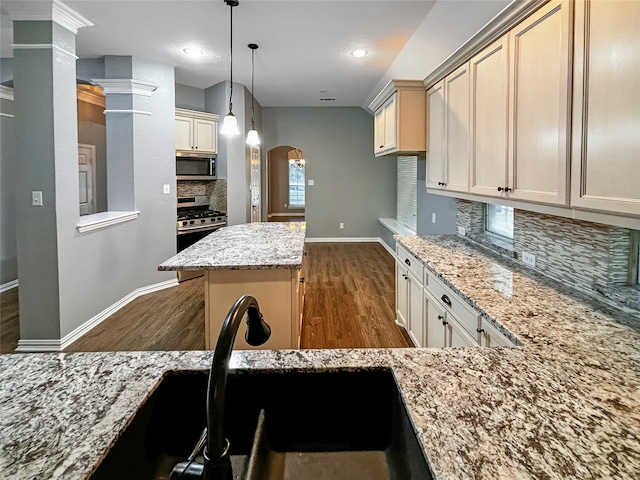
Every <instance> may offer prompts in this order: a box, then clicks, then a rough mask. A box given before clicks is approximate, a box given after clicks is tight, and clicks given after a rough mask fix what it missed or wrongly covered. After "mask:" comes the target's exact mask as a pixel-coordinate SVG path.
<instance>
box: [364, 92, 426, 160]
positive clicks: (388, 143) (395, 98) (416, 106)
mask: <svg viewBox="0 0 640 480" xmlns="http://www.w3.org/2000/svg"><path fill="white" fill-rule="evenodd" d="M369 108H370V109H371V110H372V111H373V112H374V145H373V152H374V153H375V155H376V156H382V155H398V154H411V153H413V154H415V153H420V152H424V151H425V133H426V132H425V120H426V119H425V91H424V85H423V83H422V81H420V80H391V81H390V82H389V83H388V84H387V85H386V86H385V87H384V89H383V90H382V91H381V92H380V93H379V94H378V96H377V97H376V98H375V99H374V100H373V102H371V104H370V105H369Z"/></svg>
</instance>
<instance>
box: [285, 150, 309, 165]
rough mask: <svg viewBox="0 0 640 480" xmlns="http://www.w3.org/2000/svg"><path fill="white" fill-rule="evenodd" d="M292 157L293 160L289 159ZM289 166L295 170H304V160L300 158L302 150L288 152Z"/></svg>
mask: <svg viewBox="0 0 640 480" xmlns="http://www.w3.org/2000/svg"><path fill="white" fill-rule="evenodd" d="M292 155H293V156H294V158H291V157H292ZM288 156H289V165H291V166H292V167H297V168H304V164H305V163H306V162H305V160H304V158H302V150H300V149H299V148H296V149H293V150H290V151H289V154H288Z"/></svg>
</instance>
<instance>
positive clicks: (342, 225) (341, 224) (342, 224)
mask: <svg viewBox="0 0 640 480" xmlns="http://www.w3.org/2000/svg"><path fill="white" fill-rule="evenodd" d="M343 228H344V223H342V222H340V230H342V229H343Z"/></svg>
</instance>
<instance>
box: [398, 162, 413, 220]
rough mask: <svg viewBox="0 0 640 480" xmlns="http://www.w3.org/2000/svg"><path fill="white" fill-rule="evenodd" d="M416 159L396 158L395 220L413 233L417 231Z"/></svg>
mask: <svg viewBox="0 0 640 480" xmlns="http://www.w3.org/2000/svg"><path fill="white" fill-rule="evenodd" d="M417 177H418V157H398V189H397V191H398V193H397V197H396V198H397V204H396V218H397V220H398V222H399V223H400V224H402V225H404V226H405V227H407V228H410V229H411V230H413V231H414V232H415V231H416V230H417V224H416V218H417V212H418V199H417Z"/></svg>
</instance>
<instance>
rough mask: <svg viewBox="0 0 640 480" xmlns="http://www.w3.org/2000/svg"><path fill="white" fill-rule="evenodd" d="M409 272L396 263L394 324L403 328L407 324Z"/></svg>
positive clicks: (406, 326)
mask: <svg viewBox="0 0 640 480" xmlns="http://www.w3.org/2000/svg"><path fill="white" fill-rule="evenodd" d="M408 273H409V271H408V270H407V269H406V268H405V267H404V266H403V265H402V264H401V263H396V314H397V318H396V322H398V323H399V324H400V325H402V326H403V327H405V328H408V326H409V324H408V322H407V319H408V318H409V280H408V279H409V277H408V276H407V274H408Z"/></svg>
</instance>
